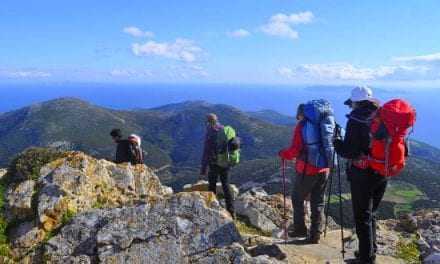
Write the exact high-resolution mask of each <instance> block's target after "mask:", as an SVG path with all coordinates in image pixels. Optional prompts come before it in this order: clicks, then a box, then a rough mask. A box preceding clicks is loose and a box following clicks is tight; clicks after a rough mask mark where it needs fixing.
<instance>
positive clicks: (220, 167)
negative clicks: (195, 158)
mask: <svg viewBox="0 0 440 264" xmlns="http://www.w3.org/2000/svg"><path fill="white" fill-rule="evenodd" d="M239 162H240V141H239V139H238V137H236V133H235V130H234V129H233V128H232V127H230V126H223V125H222V124H220V122H219V121H218V118H217V115H215V114H212V113H211V114H208V115H207V117H206V135H205V143H204V148H203V158H202V166H201V170H200V175H202V176H206V175H208V182H209V188H208V190H209V191H211V192H213V193H216V190H217V180H218V178H220V181H221V183H222V187H223V194H224V198H225V201H226V210H228V212H229V213H230V214H231V216H232V218H235V211H234V201H233V198H232V192H231V188H230V185H229V171H230V168H231V167H233V166H235V165H237V164H238V163H239Z"/></svg>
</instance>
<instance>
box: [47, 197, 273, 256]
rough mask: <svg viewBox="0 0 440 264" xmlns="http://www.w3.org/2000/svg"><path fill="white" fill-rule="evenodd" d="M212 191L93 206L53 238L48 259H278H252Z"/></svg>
mask: <svg viewBox="0 0 440 264" xmlns="http://www.w3.org/2000/svg"><path fill="white" fill-rule="evenodd" d="M237 242H241V237H240V235H239V233H238V231H237V229H236V227H235V225H234V223H233V222H232V219H231V218H230V217H229V215H228V213H227V212H226V211H225V210H224V209H222V208H221V207H220V206H219V203H218V202H217V201H216V200H215V198H213V196H212V195H210V194H203V193H197V192H194V193H181V194H177V195H173V196H167V197H160V198H158V199H154V200H150V201H148V202H146V203H145V204H142V205H138V206H133V207H123V208H114V209H102V210H93V211H89V212H85V213H82V214H80V215H78V216H77V217H75V218H74V219H73V220H72V221H71V222H70V223H69V224H68V225H66V226H64V227H63V228H62V229H61V232H60V233H59V234H58V235H57V236H55V237H53V238H52V239H51V240H49V241H48V243H47V245H46V247H45V251H46V254H45V256H46V259H48V260H50V261H52V262H54V263H61V262H64V261H68V260H72V258H73V257H74V256H87V257H88V259H89V261H91V262H94V261H97V260H99V262H101V263H193V262H197V263H226V262H223V260H228V262H229V260H231V259H234V260H236V261H235V262H234V263H275V262H271V260H270V259H268V258H264V257H263V258H252V257H251V256H249V255H248V254H247V253H246V252H245V251H244V249H243V248H242V247H241V246H239V245H237V244H234V243H237Z"/></svg>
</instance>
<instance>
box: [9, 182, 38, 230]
mask: <svg viewBox="0 0 440 264" xmlns="http://www.w3.org/2000/svg"><path fill="white" fill-rule="evenodd" d="M35 185H36V183H35V181H33V180H27V181H24V182H21V183H19V184H18V185H15V186H11V187H10V189H9V190H8V192H7V194H6V204H7V205H6V207H7V211H8V218H9V220H10V221H12V220H15V219H17V220H21V219H25V218H28V217H30V216H32V215H33V213H34V212H33V209H32V197H33V194H34V190H35Z"/></svg>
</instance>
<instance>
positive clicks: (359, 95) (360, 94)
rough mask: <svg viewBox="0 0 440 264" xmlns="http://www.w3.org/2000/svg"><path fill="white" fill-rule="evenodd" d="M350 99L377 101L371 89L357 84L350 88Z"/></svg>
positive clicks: (355, 100)
mask: <svg viewBox="0 0 440 264" xmlns="http://www.w3.org/2000/svg"><path fill="white" fill-rule="evenodd" d="M350 100H351V101H352V102H360V101H372V102H376V101H377V100H376V99H374V98H373V91H372V90H371V89H370V88H369V87H367V86H358V87H356V88H354V89H353V90H351V97H350Z"/></svg>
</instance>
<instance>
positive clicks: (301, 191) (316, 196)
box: [292, 173, 328, 235]
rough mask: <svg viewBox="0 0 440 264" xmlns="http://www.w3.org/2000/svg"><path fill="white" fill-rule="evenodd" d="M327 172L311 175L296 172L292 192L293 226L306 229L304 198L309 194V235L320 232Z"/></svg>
mask: <svg viewBox="0 0 440 264" xmlns="http://www.w3.org/2000/svg"><path fill="white" fill-rule="evenodd" d="M327 180H328V174H327V173H320V174H316V175H313V176H308V175H304V174H302V173H297V174H296V177H295V184H294V187H293V192H292V202H293V209H294V210H293V227H294V228H295V229H297V230H298V229H299V230H302V229H307V228H306V224H305V220H304V200H305V198H306V196H307V195H309V194H310V195H311V196H310V208H311V211H312V214H311V216H310V218H311V219H310V220H311V228H310V234H311V235H318V234H320V233H321V232H322V228H321V227H322V219H323V218H324V196H325V188H326V186H327Z"/></svg>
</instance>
